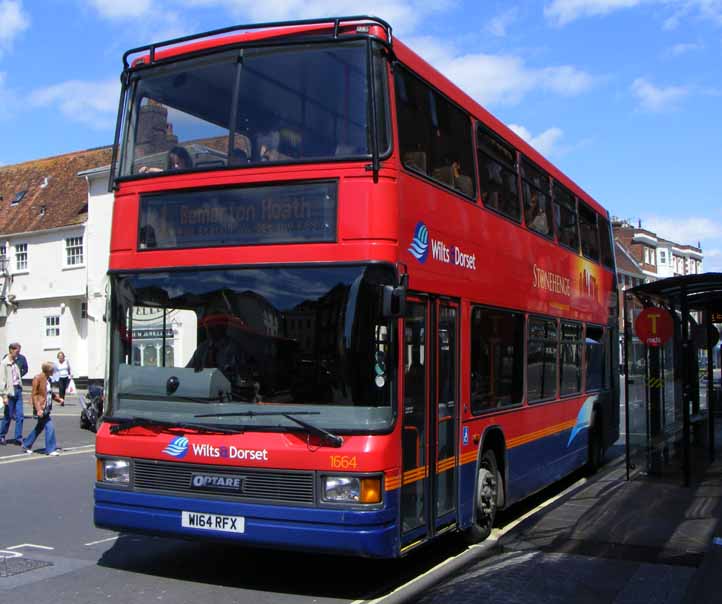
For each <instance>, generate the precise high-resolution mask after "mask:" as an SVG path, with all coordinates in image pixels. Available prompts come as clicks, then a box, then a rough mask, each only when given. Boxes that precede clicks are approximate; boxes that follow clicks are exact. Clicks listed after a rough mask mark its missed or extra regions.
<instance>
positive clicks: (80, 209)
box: [0, 147, 111, 235]
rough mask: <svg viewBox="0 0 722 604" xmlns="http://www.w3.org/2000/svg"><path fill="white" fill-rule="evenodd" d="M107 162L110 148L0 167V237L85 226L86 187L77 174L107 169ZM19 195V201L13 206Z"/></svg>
mask: <svg viewBox="0 0 722 604" xmlns="http://www.w3.org/2000/svg"><path fill="white" fill-rule="evenodd" d="M110 159H111V148H110V147H102V148H98V149H90V150H88V151H77V152H75V153H67V154H66V155H58V156H56V157H48V158H45V159H38V160H34V161H28V162H24V163H22V164H15V165H12V166H0V235H12V234H13V233H24V232H28V231H44V230H46V229H52V228H56V227H62V226H69V225H73V224H82V223H83V222H85V220H87V217H88V185H87V183H86V182H85V179H84V178H79V177H78V172H82V171H83V170H89V169H92V168H97V167H98V166H104V165H107V164H108V163H110ZM22 191H26V193H25V195H24V196H23V198H22V200H21V201H20V202H19V203H17V204H15V205H13V200H14V199H15V198H16V196H17V195H18V193H21V192H22ZM43 207H44V208H45V210H44V213H43V212H42V208H43Z"/></svg>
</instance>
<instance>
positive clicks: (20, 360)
mask: <svg viewBox="0 0 722 604" xmlns="http://www.w3.org/2000/svg"><path fill="white" fill-rule="evenodd" d="M16 346H17V347H18V356H17V358H16V359H15V363H16V364H17V366H18V368H19V369H20V377H21V378H24V377H25V374H26V373H27V372H28V360H27V359H26V358H25V355H23V354H21V351H22V347H21V346H20V343H19V342H18V343H16Z"/></svg>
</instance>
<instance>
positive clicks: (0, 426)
mask: <svg viewBox="0 0 722 604" xmlns="http://www.w3.org/2000/svg"><path fill="white" fill-rule="evenodd" d="M24 419H25V416H24V415H23V388H22V386H15V396H8V404H7V405H5V410H4V413H3V420H2V423H0V438H5V436H6V435H7V433H8V430H9V429H10V422H11V421H12V420H15V440H18V441H20V440H22V438H23V420H24Z"/></svg>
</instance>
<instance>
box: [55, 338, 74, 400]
mask: <svg viewBox="0 0 722 604" xmlns="http://www.w3.org/2000/svg"><path fill="white" fill-rule="evenodd" d="M72 378H73V374H72V372H71V370H70V362H69V361H68V359H66V358H65V353H64V352H63V351H62V350H61V351H60V352H59V353H58V360H57V361H56V363H55V367H54V369H53V381H54V382H57V383H58V390H59V391H60V398H61V399H63V401H65V391H66V390H67V388H68V384H69V383H70V380H71V379H72ZM64 404H65V402H62V403H60V406H61V407H62V406H63V405H64Z"/></svg>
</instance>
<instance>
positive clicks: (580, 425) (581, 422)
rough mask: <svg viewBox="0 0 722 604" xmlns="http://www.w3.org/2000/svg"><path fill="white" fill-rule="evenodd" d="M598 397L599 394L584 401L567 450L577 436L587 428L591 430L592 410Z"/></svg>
mask: <svg viewBox="0 0 722 604" xmlns="http://www.w3.org/2000/svg"><path fill="white" fill-rule="evenodd" d="M598 397H599V395H598V394H594V395H592V396H590V397H588V398H587V400H586V401H584V404H583V405H582V408H581V409H579V413H578V414H577V423H576V424H574V427H573V428H572V433H571V434H570V435H569V441H568V442H567V449H568V448H569V445H571V444H572V442H573V441H574V439H575V438H576V437H577V434H579V433H580V432H581V431H582V430H584V429H585V428H589V423H590V422H591V420H592V409H594V403H596V402H597V398H598Z"/></svg>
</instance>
